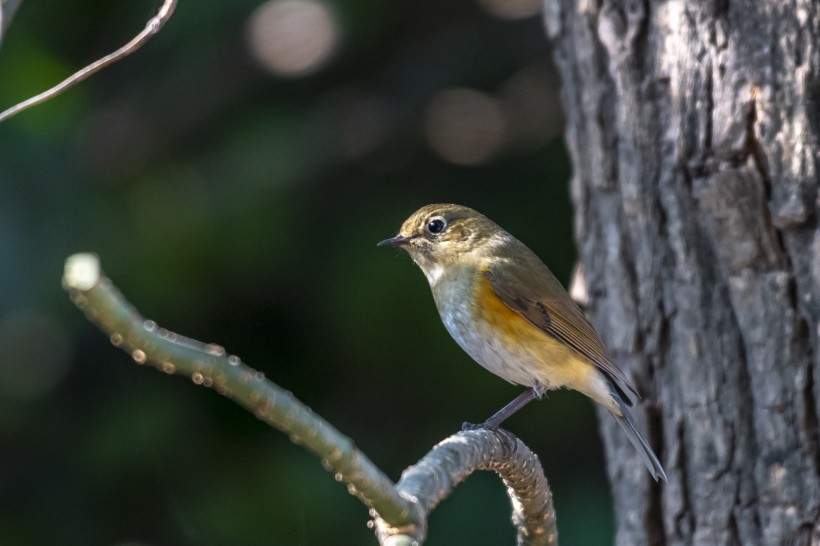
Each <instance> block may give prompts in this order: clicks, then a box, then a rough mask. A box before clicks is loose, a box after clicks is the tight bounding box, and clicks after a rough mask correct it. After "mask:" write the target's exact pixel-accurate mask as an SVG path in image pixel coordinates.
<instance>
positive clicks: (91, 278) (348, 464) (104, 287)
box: [63, 254, 557, 546]
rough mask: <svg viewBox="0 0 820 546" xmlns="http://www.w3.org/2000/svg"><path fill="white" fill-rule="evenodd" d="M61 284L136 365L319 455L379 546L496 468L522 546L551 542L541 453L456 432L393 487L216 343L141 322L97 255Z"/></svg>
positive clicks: (70, 266)
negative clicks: (213, 398) (200, 391)
mask: <svg viewBox="0 0 820 546" xmlns="http://www.w3.org/2000/svg"><path fill="white" fill-rule="evenodd" d="M63 285H64V287H65V288H66V289H67V290H68V291H69V294H70V296H71V299H72V301H73V302H74V304H75V305H76V306H77V307H78V308H79V309H81V310H82V311H83V312H84V313H85V314H86V316H87V317H88V318H89V320H91V321H92V322H93V323H95V324H96V325H97V326H98V327H99V328H100V329H101V330H103V331H104V332H105V333H107V334H108V336H109V339H110V340H111V343H113V344H114V345H115V346H117V347H119V348H121V349H123V350H124V351H126V352H127V353H129V354H130V355H131V358H132V359H133V360H134V361H135V362H136V363H137V364H141V365H142V364H150V365H152V366H154V367H155V368H157V369H159V370H161V371H163V372H165V373H168V374H176V373H178V374H183V375H187V376H188V377H190V378H191V379H192V380H193V382H194V383H196V384H197V385H202V386H205V387H209V388H212V389H214V390H216V391H217V392H218V393H219V394H222V395H223V396H226V397H228V398H230V399H232V400H234V401H235V402H237V403H238V404H240V405H241V406H243V407H245V408H247V409H248V410H249V411H251V412H253V414H254V415H256V417H257V418H259V419H261V420H262V421H264V422H266V423H268V424H269V425H271V426H273V427H275V428H277V429H279V430H280V431H282V432H284V433H285V434H287V435H288V436H289V437H290V439H291V440H292V441H293V442H294V443H296V444H300V445H303V446H305V447H306V448H307V449H309V450H310V451H312V452H313V453H315V454H316V455H318V456H319V457H320V458H321V460H322V464H323V466H324V467H325V468H326V469H327V470H329V471H331V472H333V473H334V474H335V476H336V477H337V478H338V479H340V480H341V481H343V482H345V483H346V484H347V485H348V491H349V492H350V493H351V494H354V495H356V496H357V497H358V498H359V499H360V500H361V501H362V502H363V503H364V504H365V505H366V506H367V507H369V508H370V509H371V515H372V516H373V518H374V521H375V528H376V535H377V537H378V538H379V541H380V543H381V544H383V545H390V546H399V545H405V544H407V545H409V544H416V545H418V544H421V543H422V542H423V541H424V539H425V538H426V531H427V515H428V514H429V512H430V511H432V510H433V509H434V508H435V507H436V505H437V504H438V503H439V502H440V501H441V499H443V498H445V497H446V496H448V495H449V494H450V492H451V491H452V489H453V488H454V487H455V486H456V485H458V483H460V482H461V481H462V480H464V479H465V478H466V477H467V476H469V475H470V474H471V473H472V472H474V471H475V470H492V471H494V472H496V473H497V474H498V475H499V476H501V478H502V479H503V480H504V483H505V484H506V485H507V491H508V494H509V496H510V498H511V500H512V503H513V523H514V525H515V527H516V530H517V533H518V544H520V545H527V546H556V545H557V536H556V529H555V513H554V511H553V507H552V497H551V494H550V490H549V487H548V485H547V481H546V478H545V477H544V473H543V470H542V469H541V465H540V463H539V461H538V457H537V456H536V455H535V454H534V453H533V452H532V451H530V449H529V448H527V447H526V446H525V445H524V444H523V443H522V442H521V441H520V440H519V439H518V438H516V437H515V436H513V435H512V434H510V433H507V432H503V431H489V430H473V431H465V432H460V433H458V434H454V435H453V436H451V437H449V438H447V439H446V440H444V441H443V442H441V443H440V444H438V445H437V446H436V447H434V448H433V449H432V450H431V451H430V453H428V454H427V455H426V456H425V457H424V458H423V459H422V460H421V461H419V463H418V464H416V465H414V466H412V467H410V468H409V469H407V470H405V472H404V475H403V476H402V479H401V481H400V482H399V483H398V484H393V482H391V481H390V479H389V478H388V477H387V476H385V475H384V473H383V472H382V471H381V470H379V469H378V468H377V467H376V466H375V465H374V464H373V463H372V462H371V461H370V460H369V459H368V458H367V457H366V456H365V455H364V454H363V453H361V452H360V451H359V450H358V449H356V447H355V446H354V444H353V441H352V440H350V438H348V437H346V436H344V435H343V434H342V433H341V432H339V431H338V430H336V429H335V428H334V427H333V426H332V425H330V424H329V423H327V422H326V421H325V420H323V419H322V418H321V417H319V416H318V415H316V414H315V413H314V412H313V411H312V410H311V409H310V408H308V407H307V406H305V405H304V404H302V403H301V402H299V401H298V400H297V399H296V398H295V397H294V396H293V395H292V394H291V393H290V392H288V391H286V390H284V389H282V388H281V387H279V386H277V385H276V384H274V383H273V382H271V381H269V380H268V379H266V378H265V376H264V375H263V374H262V373H261V372H258V371H256V370H254V369H253V368H251V367H249V366H247V365H245V364H244V363H243V362H242V361H241V360H240V359H239V358H238V357H236V356H233V355H228V354H227V353H226V352H225V349H223V348H222V347H221V346H219V345H214V344H205V343H202V342H200V341H196V340H193V339H190V338H186V337H183V336H180V335H178V334H175V333H173V332H170V331H168V330H166V329H164V328H160V327H159V326H157V324H156V323H155V322H153V321H151V320H145V319H144V318H143V317H142V316H141V315H140V314H139V312H138V311H137V310H136V309H135V308H134V307H133V306H132V305H131V304H130V303H129V302H128V301H127V300H126V299H125V298H124V297H123V296H122V294H121V293H120V292H119V290H117V288H116V287H115V286H114V284H113V283H112V282H111V280H110V279H108V278H107V277H105V276H104V275H103V274H102V272H101V270H100V264H99V259H98V258H97V257H96V256H95V255H93V254H75V255H74V256H71V257H70V258H69V259H68V260H66V266H65V273H64V276H63Z"/></svg>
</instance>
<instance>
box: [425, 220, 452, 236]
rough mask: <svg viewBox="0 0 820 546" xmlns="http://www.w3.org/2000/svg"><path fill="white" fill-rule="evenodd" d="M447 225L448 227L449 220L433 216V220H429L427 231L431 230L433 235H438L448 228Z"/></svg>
mask: <svg viewBox="0 0 820 546" xmlns="http://www.w3.org/2000/svg"><path fill="white" fill-rule="evenodd" d="M446 227H447V222H445V221H444V220H443V219H441V218H433V219H432V220H430V221H429V222H427V231H429V232H430V233H432V234H433V235H438V234H439V233H441V232H442V231H444V228H446Z"/></svg>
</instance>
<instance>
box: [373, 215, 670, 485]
mask: <svg viewBox="0 0 820 546" xmlns="http://www.w3.org/2000/svg"><path fill="white" fill-rule="evenodd" d="M378 246H390V247H398V248H401V249H403V250H405V251H406V252H407V253H408V254H409V255H410V257H411V258H412V260H413V261H414V262H415V263H416V265H418V266H419V268H420V269H421V270H422V272H423V273H424V275H425V277H427V281H428V282H429V284H430V288H431V291H432V293H433V299H434V300H435V303H436V307H437V309H438V312H439V315H440V317H441V320H442V322H443V323H444V327H445V328H446V330H447V331H448V333H449V334H450V335H451V336H452V337H453V339H454V340H455V341H456V343H458V345H459V346H461V348H462V349H463V350H464V351H465V352H466V353H467V354H468V355H469V356H470V357H472V359H473V360H475V361H476V362H478V364H480V365H481V366H483V367H484V368H486V369H487V370H489V371H490V372H492V373H494V374H496V375H497V376H499V377H501V378H503V379H506V380H507V381H509V382H511V383H514V384H517V385H522V386H525V387H529V388H528V389H527V390H526V391H524V392H523V393H522V394H520V395H519V396H518V397H516V398H515V399H514V400H513V401H512V402H510V403H509V404H507V405H506V406H505V407H504V408H502V409H501V410H499V411H498V412H496V413H495V414H494V415H493V416H491V417H490V418H489V419H487V420H486V421H485V422H484V423H483V424H482V425H481V426H483V427H486V428H489V429H492V430H496V429H498V427H499V425H500V424H501V423H502V422H503V421H504V420H505V419H507V418H508V417H509V416H510V415H512V414H513V413H515V412H516V411H518V410H519V409H521V408H522V407H524V406H525V405H526V404H527V403H529V402H530V401H532V400H533V399H536V398H540V397H541V396H542V395H543V394H544V393H545V392H547V391H549V390H553V389H559V388H568V389H574V390H576V391H578V392H580V393H582V394H584V395H586V396H587V397H589V398H591V399H592V400H593V401H594V402H596V403H597V404H599V405H601V406H603V407H604V408H605V409H606V410H607V411H609V413H610V414H611V415H612V416H613V417H614V418H615V420H616V421H617V422H618V424H619V425H620V426H621V428H622V429H623V431H624V432H625V433H626V436H627V438H628V439H629V441H630V442H631V443H632V445H633V446H634V447H635V449H636V450H637V452H638V454H639V455H640V457H641V459H642V461H643V463H644V464H645V465H646V467H647V468H648V469H649V472H650V474H651V475H652V477H653V478H654V479H655V481H658V480H663V481H667V477H666V472H665V471H664V469H663V466H662V465H661V463H660V461H659V460H658V457H657V456H656V455H655V452H654V451H653V450H652V448H651V447H650V446H649V443H648V442H647V441H646V439H645V438H644V436H643V435H642V434H641V432H640V431H639V430H638V427H637V426H636V424H635V421H634V419H633V418H632V415H631V413H630V411H629V407H631V406H632V405H633V404H634V403H635V402H636V401H637V400H638V399H639V398H640V396H639V394H638V391H637V389H636V388H635V386H634V385H633V384H632V382H631V381H630V380H629V379H628V378H627V377H626V375H625V374H624V373H623V372H622V371H621V370H620V369H619V368H618V367H617V366H616V365H615V363H614V362H613V360H612V357H611V356H610V354H609V352H608V351H607V349H606V347H605V345H604V343H603V342H602V341H601V339H600V337H599V336H598V334H597V333H596V332H595V329H594V328H593V326H592V324H591V323H590V322H589V320H588V319H587V318H586V316H585V315H584V313H583V312H582V311H581V309H580V308H579V307H578V306H577V305H576V304H575V302H574V301H573V300H572V298H571V297H570V296H569V294H567V292H566V290H564V288H563V286H562V285H561V283H560V282H559V281H558V280H557V279H556V278H555V276H554V275H553V274H552V272H551V271H550V270H549V268H548V267H547V266H546V265H545V264H544V263H543V262H542V261H541V260H540V259H539V258H538V256H536V255H535V253H534V252H532V251H531V250H530V249H529V248H528V247H527V246H526V245H524V243H522V242H520V241H519V240H518V239H516V238H515V237H513V236H512V235H510V234H509V233H508V232H507V231H505V230H504V229H503V228H501V227H500V226H498V225H497V224H495V223H494V222H493V221H492V220H490V219H489V218H487V217H486V216H484V215H482V214H480V213H479V212H476V211H475V210H473V209H471V208H468V207H465V206H461V205H454V204H433V205H427V206H424V207H422V208H420V209H419V210H417V211H416V212H414V213H413V214H412V215H411V216H410V217H409V218H407V220H406V221H405V222H404V223H403V225H402V226H401V229H400V230H399V233H398V235H396V236H395V237H391V238H389V239H385V240H383V241H381V242H379V243H378Z"/></svg>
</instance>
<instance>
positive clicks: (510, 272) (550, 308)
mask: <svg viewBox="0 0 820 546" xmlns="http://www.w3.org/2000/svg"><path fill="white" fill-rule="evenodd" d="M531 266H534V264H527V270H528V273H529V274H528V276H527V279H528V281H529V282H524V281H523V280H522V278H521V276H520V271H519V270H520V269H521V266H519V264H513V263H507V264H505V267H503V268H502V267H491V268H488V269H486V270H485V271H484V275H486V277H487V279H488V280H489V281H490V286H492V288H493V291H494V292H495V294H496V295H497V296H498V297H499V298H500V299H501V301H503V302H504V304H505V305H507V307H509V308H510V309H512V310H513V311H515V312H516V313H518V314H519V315H521V316H522V317H524V318H525V319H526V320H527V321H528V322H530V323H531V324H532V325H534V326H536V327H537V328H539V329H541V330H542V331H543V332H544V333H546V334H547V335H549V336H552V337H553V338H555V339H557V340H558V341H560V342H562V343H564V344H565V345H567V346H568V347H570V348H571V349H573V350H574V351H575V352H577V353H578V354H580V355H581V356H583V357H584V358H586V359H587V360H589V361H590V362H592V363H593V364H595V366H597V367H598V368H599V369H600V370H601V371H603V372H604V373H605V374H606V375H607V376H609V377H610V378H611V379H612V380H613V382H614V385H615V387H616V388H617V389H618V390H619V391H620V392H619V394H621V395H622V397H623V399H624V401H625V402H626V403H627V404H629V405H632V404H631V401H632V400H631V399H632V398H633V397H632V396H629V395H627V394H626V393H624V392H623V390H622V389H621V385H623V386H625V387H626V388H627V389H629V390H630V391H632V393H634V395H635V397H638V398H639V397H640V396H639V395H638V391H637V390H636V389H635V386H634V385H632V383H631V382H630V381H629V379H627V377H626V376H625V375H624V373H623V372H622V371H621V370H620V369H618V367H617V366H615V364H614V363H613V362H612V359H611V358H610V356H609V353H608V352H607V350H606V347H604V344H603V343H602V342H601V340H600V338H599V337H598V334H597V333H596V332H595V329H594V328H593V327H592V325H591V324H590V323H589V321H588V320H587V318H586V317H585V316H584V314H583V312H581V310H580V309H579V308H578V306H577V305H575V302H573V301H572V299H571V298H570V297H569V295H568V294H567V293H566V291H565V290H564V287H563V286H561V283H559V282H558V280H557V279H556V278H555V277H554V276H553V274H552V273H551V272H550V270H549V269H547V267H546V266H545V265H543V264H542V263H540V260H539V261H538V264H537V266H535V267H537V268H538V269H542V270H541V271H532V267H531ZM533 275H534V276H535V277H536V278H537V281H536V286H532V284H533V282H532V281H533Z"/></svg>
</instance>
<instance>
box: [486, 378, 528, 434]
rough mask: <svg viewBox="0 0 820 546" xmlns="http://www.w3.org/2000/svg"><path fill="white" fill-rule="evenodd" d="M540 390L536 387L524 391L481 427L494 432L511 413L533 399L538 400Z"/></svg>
mask: <svg viewBox="0 0 820 546" xmlns="http://www.w3.org/2000/svg"><path fill="white" fill-rule="evenodd" d="M540 391H541V389H539V388H538V387H537V386H536V387H530V388H529V389H527V390H525V391H524V392H522V393H521V394H519V395H518V396H516V397H515V399H514V400H513V401H512V402H510V403H509V404H507V405H506V406H504V407H503V408H501V409H500V410H498V411H497V412H496V413H495V414H494V415H493V416H492V417H490V418H489V419H487V420H486V421H484V424H483V425H482V427H484V428H488V429H490V430H495V429H497V428H498V426H499V425H500V424H501V423H503V422H504V421H505V420H506V419H507V418H508V417H510V416H511V415H512V414H513V413H515V412H516V411H518V410H520V409H521V408H523V407H524V406H526V405H527V404H529V403H530V402H531V401H532V400H533V399H535V398H538V397H540V396H541V392H540Z"/></svg>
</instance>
